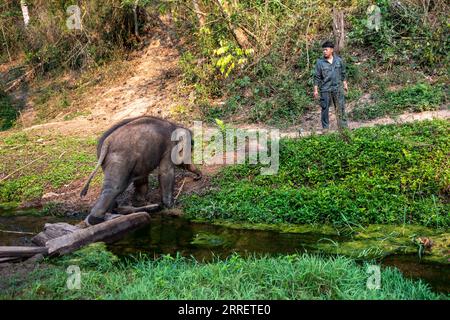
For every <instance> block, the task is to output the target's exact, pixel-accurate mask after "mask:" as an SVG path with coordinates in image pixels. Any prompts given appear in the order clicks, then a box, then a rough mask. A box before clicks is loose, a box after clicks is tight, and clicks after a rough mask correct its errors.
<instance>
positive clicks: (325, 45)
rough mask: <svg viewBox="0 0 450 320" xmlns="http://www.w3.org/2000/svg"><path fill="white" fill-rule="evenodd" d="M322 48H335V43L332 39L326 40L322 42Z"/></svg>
mask: <svg viewBox="0 0 450 320" xmlns="http://www.w3.org/2000/svg"><path fill="white" fill-rule="evenodd" d="M322 48H333V49H334V43H333V42H332V41H329V40H327V41H325V42H324V43H322Z"/></svg>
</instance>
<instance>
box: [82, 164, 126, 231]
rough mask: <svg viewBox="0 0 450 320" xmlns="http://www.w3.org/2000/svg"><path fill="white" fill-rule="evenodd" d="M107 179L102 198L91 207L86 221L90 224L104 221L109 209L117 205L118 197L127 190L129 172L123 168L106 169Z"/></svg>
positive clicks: (104, 182) (104, 183)
mask: <svg viewBox="0 0 450 320" xmlns="http://www.w3.org/2000/svg"><path fill="white" fill-rule="evenodd" d="M105 171H106V172H105V179H104V181H103V187H102V192H101V194H100V198H99V199H98V200H97V202H96V203H95V205H94V207H93V208H92V209H91V212H90V213H89V216H88V217H87V218H86V220H85V221H86V222H87V223H88V224H90V225H94V224H98V223H101V222H103V221H104V217H105V214H106V212H108V210H111V209H112V208H113V207H114V206H115V205H116V203H117V202H116V198H117V196H118V195H119V194H121V193H122V192H124V191H125V189H126V188H127V187H128V185H129V174H128V172H127V173H126V174H124V173H123V172H121V171H122V170H120V169H116V170H105Z"/></svg>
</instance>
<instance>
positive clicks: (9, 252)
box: [0, 247, 48, 258]
mask: <svg viewBox="0 0 450 320" xmlns="http://www.w3.org/2000/svg"><path fill="white" fill-rule="evenodd" d="M39 253H41V254H47V253H48V248H46V247H0V258H10V257H32V256H34V255H36V254H39Z"/></svg>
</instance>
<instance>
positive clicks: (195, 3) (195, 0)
mask: <svg viewBox="0 0 450 320" xmlns="http://www.w3.org/2000/svg"><path fill="white" fill-rule="evenodd" d="M192 5H193V6H194V10H195V14H196V15H197V19H198V24H199V27H200V28H203V26H204V25H205V17H204V15H203V13H202V11H201V10H200V6H199V5H198V0H192Z"/></svg>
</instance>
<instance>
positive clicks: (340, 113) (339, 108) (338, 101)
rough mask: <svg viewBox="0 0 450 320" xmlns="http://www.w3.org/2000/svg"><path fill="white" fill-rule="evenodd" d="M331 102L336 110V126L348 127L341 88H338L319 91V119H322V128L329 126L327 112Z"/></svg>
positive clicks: (340, 127)
mask: <svg viewBox="0 0 450 320" xmlns="http://www.w3.org/2000/svg"><path fill="white" fill-rule="evenodd" d="M331 104H334V108H335V110H336V119H337V123H338V128H339V129H343V128H348V123H347V115H346V113H345V96H344V90H343V89H338V90H337V91H324V92H322V91H321V92H320V107H321V109H322V110H321V113H320V119H321V121H322V128H324V129H328V128H329V127H330V119H329V113H330V105H331Z"/></svg>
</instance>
